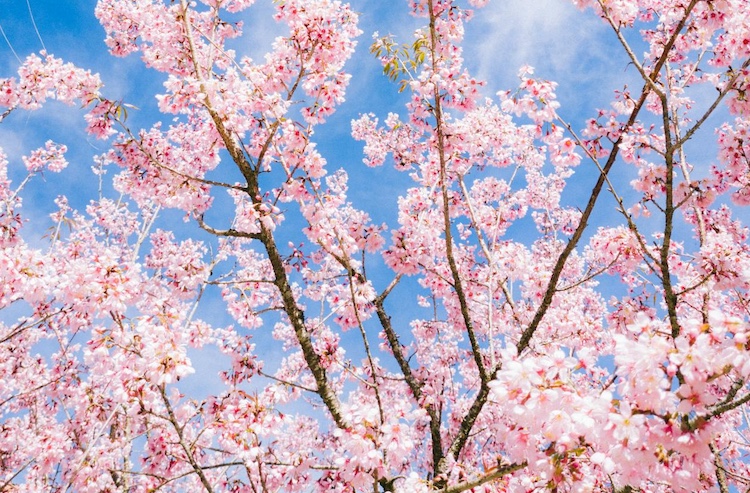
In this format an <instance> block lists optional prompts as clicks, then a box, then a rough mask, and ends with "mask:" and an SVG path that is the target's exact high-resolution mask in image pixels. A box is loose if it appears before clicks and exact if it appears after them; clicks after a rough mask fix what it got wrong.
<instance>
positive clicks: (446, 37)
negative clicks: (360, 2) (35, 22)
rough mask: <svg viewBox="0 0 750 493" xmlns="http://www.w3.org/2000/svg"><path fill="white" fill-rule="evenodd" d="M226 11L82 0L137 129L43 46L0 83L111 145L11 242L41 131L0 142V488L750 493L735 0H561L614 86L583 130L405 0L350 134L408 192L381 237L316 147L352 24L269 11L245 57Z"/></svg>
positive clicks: (344, 177)
mask: <svg viewBox="0 0 750 493" xmlns="http://www.w3.org/2000/svg"><path fill="white" fill-rule="evenodd" d="M253 3H254V2H253V0H201V1H200V2H188V1H187V0H179V1H177V0H171V1H161V0H99V2H98V4H97V6H96V15H97V17H98V19H99V20H100V22H101V24H102V26H103V27H104V29H105V31H106V43H107V46H108V47H109V49H110V51H111V53H112V55H114V56H118V57H122V56H127V55H131V54H133V53H139V54H140V57H141V60H142V61H143V63H144V64H145V66H146V67H148V68H149V69H153V70H155V71H158V72H162V73H164V74H165V77H166V82H165V84H164V88H165V89H164V93H163V94H159V95H157V96H156V97H157V100H158V105H159V110H160V111H161V112H162V113H163V119H164V123H161V122H159V123H156V124H154V125H153V126H152V127H150V128H143V129H134V128H131V127H130V126H129V123H128V120H127V118H126V117H127V112H128V110H132V108H130V107H129V106H128V104H126V102H122V101H115V100H111V99H108V98H107V95H106V94H107V91H106V87H103V86H102V83H101V81H100V79H99V77H98V76H97V75H94V74H91V73H90V72H88V71H85V70H83V69H80V68H78V67H75V66H73V65H71V64H68V63H65V62H63V61H61V60H60V59H58V58H56V57H54V56H53V55H51V54H47V53H42V54H40V55H30V56H29V57H28V58H26V60H25V61H24V62H23V64H22V65H21V67H20V69H19V71H18V74H17V75H15V76H13V77H10V78H6V79H0V111H2V113H1V116H0V121H2V123H3V124H4V125H14V121H16V120H14V119H15V118H22V117H21V116H17V115H23V114H24V112H27V111H33V110H40V109H42V111H44V110H43V108H44V104H45V102H46V101H47V100H50V99H56V100H59V101H62V102H65V103H69V104H77V105H82V106H85V107H86V108H87V114H86V117H85V118H86V122H87V126H88V130H89V132H90V133H91V134H92V135H93V136H95V137H97V138H99V139H102V142H104V143H105V145H106V147H107V148H108V150H107V151H106V152H104V153H102V154H101V155H99V156H97V157H96V158H95V162H94V163H95V165H94V166H93V168H92V170H93V175H91V176H90V177H89V178H83V177H81V178H80V179H91V180H93V181H96V180H101V181H106V180H109V179H110V177H111V186H112V187H113V188H111V190H112V191H113V192H112V193H108V192H107V190H110V189H109V188H107V187H101V188H100V190H101V193H100V194H99V196H92V197H91V202H90V203H89V205H88V206H87V207H86V208H85V210H75V209H74V208H73V207H72V206H71V205H70V204H69V201H68V199H67V198H66V197H64V196H59V197H58V198H57V199H56V200H55V212H54V213H53V214H52V215H51V219H49V223H48V224H46V225H44V224H39V226H40V227H41V228H42V229H43V227H45V226H49V225H51V229H50V230H49V231H50V233H49V234H48V235H46V237H45V238H44V239H41V238H39V237H34V233H35V231H39V228H36V229H34V228H30V226H29V223H30V222H31V218H30V217H29V218H27V217H25V216H24V215H23V214H22V210H21V205H22V199H23V198H24V195H23V194H24V188H25V187H26V185H27V183H28V182H29V180H36V179H38V175H41V174H44V175H45V176H46V178H47V180H48V186H50V187H54V183H55V179H54V175H53V173H60V172H62V173H64V172H66V171H65V168H66V166H67V164H68V163H67V161H66V158H65V154H66V151H67V147H66V145H63V144H61V143H56V142H54V141H52V140H50V141H49V142H47V143H46V145H45V146H44V147H42V148H39V149H32V150H30V151H29V152H28V153H27V155H26V157H24V158H23V159H22V160H19V162H9V159H8V158H7V155H6V154H5V153H0V204H2V205H1V206H0V275H1V276H2V283H0V309H2V311H3V314H2V316H1V317H0V491H8V492H11V491H12V492H16V491H18V492H21V491H28V492H36V491H76V492H81V493H87V492H92V493H93V492H151V491H165V492H168V491H196V492H197V491H207V492H217V493H218V492H280V491H283V492H296V491H299V492H315V491H317V492H355V491H357V492H368V491H369V492H381V491H382V492H385V491H399V492H405V493H406V492H408V493H412V492H415V493H419V492H430V491H440V492H445V493H448V492H450V493H459V492H462V491H474V492H504V491H508V492H532V491H552V492H557V491H560V492H562V491H571V492H598V491H609V492H613V493H624V492H673V491H674V492H702V491H706V492H707V491H718V492H724V493H726V492H730V491H749V490H750V457H749V456H748V454H749V453H750V437H748V411H749V409H748V401H750V381H749V379H750V325H749V322H750V308H749V303H750V295H749V293H748V289H750V248H749V247H748V244H747V239H748V229H747V228H746V227H745V226H743V224H742V222H741V218H742V215H743V214H744V213H745V212H744V211H745V209H744V207H745V206H747V205H748V204H750V158H749V157H748V156H749V155H750V101H748V98H747V94H746V93H747V91H748V90H750V67H749V66H750V16H749V15H748V12H750V2H748V1H747V0H700V1H699V0H678V1H670V2H666V1H662V0H653V1H635V0H618V1H613V0H599V1H593V0H574V1H573V3H574V4H575V5H576V6H577V7H579V8H580V9H582V10H585V12H586V13H587V15H593V16H598V17H599V18H601V20H602V22H604V23H606V24H607V25H608V26H609V27H610V33H611V38H612V40H613V41H615V42H616V43H617V46H619V49H620V50H621V51H622V53H623V54H624V55H625V56H626V57H627V63H628V65H629V70H631V71H632V72H633V73H636V74H637V80H638V83H637V85H636V87H633V84H632V83H631V84H630V86H629V87H628V86H625V85H624V84H623V85H622V86H621V87H615V88H612V89H613V91H614V92H613V99H612V104H611V106H610V107H608V108H603V109H601V110H599V111H598V113H596V114H594V115H590V118H589V119H588V120H583V121H572V120H571V119H569V118H567V117H566V116H565V115H566V114H567V113H566V110H565V108H564V107H561V105H560V104H559V102H558V100H557V97H556V93H555V91H556V89H557V84H556V83H555V82H552V81H548V80H543V79H541V78H536V77H535V76H534V73H535V72H534V69H533V68H532V67H528V66H526V67H522V68H521V69H520V72H519V73H518V75H519V83H518V86H517V87H515V88H512V89H510V90H501V91H500V92H494V91H496V90H497V89H490V88H489V87H488V86H487V84H486V83H485V82H483V81H481V80H478V79H476V78H475V77H474V76H472V74H471V73H470V71H469V70H468V69H467V68H466V67H465V66H464V62H463V51H462V49H463V48H462V46H463V40H464V29H465V28H467V27H471V23H470V22H469V21H470V20H471V18H472V16H473V15H476V13H477V12H481V9H482V8H483V7H485V4H486V3H487V0H468V2H464V1H461V0H410V1H408V2H403V3H402V5H400V7H401V8H403V9H404V14H407V12H410V13H411V14H412V15H414V16H416V17H417V18H419V19H420V20H421V21H422V27H421V28H420V29H418V30H417V31H416V32H415V33H414V38H413V39H410V40H400V39H395V38H393V37H391V36H385V37H381V36H379V35H376V37H375V40H374V42H373V44H372V46H371V50H370V51H371V53H372V55H370V56H375V57H377V58H379V59H380V60H381V61H382V63H383V69H384V77H388V78H390V79H391V80H392V81H393V82H394V83H393V89H394V92H396V91H403V93H404V94H406V95H408V103H407V104H406V108H405V110H404V113H403V115H397V114H378V113H377V111H376V110H377V108H373V113H368V114H364V115H362V116H361V117H360V118H358V119H356V120H355V121H353V122H352V135H353V137H354V138H355V139H357V140H359V141H361V142H363V144H364V162H365V164H366V165H368V166H381V165H383V164H384V163H389V164H393V167H394V168H395V169H394V170H393V171H392V173H393V174H394V175H395V174H397V173H398V172H401V173H402V174H400V175H398V176H400V177H403V178H398V179H405V180H410V187H409V188H408V190H407V191H406V193H404V194H403V195H402V196H400V197H388V196H384V197H383V199H382V200H393V201H394V202H397V204H398V218H397V219H394V221H393V223H392V224H377V223H376V222H375V221H374V220H373V219H372V218H371V216H370V215H369V214H368V212H367V211H364V210H360V209H358V208H357V207H355V205H354V202H355V199H356V197H348V196H347V193H348V184H347V183H348V174H351V173H361V172H365V171H366V168H365V167H364V166H362V167H361V168H359V169H358V168H356V167H355V166H351V165H348V166H346V169H343V166H342V165H341V164H340V163H339V164H337V163H328V162H327V161H326V158H325V157H324V156H323V155H322V154H321V152H320V151H319V150H318V149H317V148H316V144H315V135H314V132H315V131H318V132H325V128H326V127H325V125H324V123H325V122H326V120H327V118H328V117H329V116H330V115H331V114H332V113H333V112H334V111H335V110H336V108H337V106H339V105H341V104H342V103H343V102H344V96H345V90H346V88H347V84H348V81H349V79H350V75H349V74H348V73H347V72H346V71H345V68H346V67H345V63H346V61H347V60H348V59H349V58H350V57H351V56H352V55H353V54H354V53H355V47H356V39H357V37H358V36H360V35H361V34H362V33H361V31H360V29H359V28H358V16H357V13H355V12H354V11H353V10H352V9H351V8H350V7H349V6H348V5H347V4H344V3H341V2H339V1H337V0H277V1H275V2H274V3H275V20H276V21H277V22H278V23H280V24H281V25H282V26H285V34H284V35H283V36H280V37H278V38H277V39H276V40H275V41H274V43H273V47H272V49H271V51H270V52H269V53H268V54H267V56H266V57H265V58H264V59H263V60H253V59H251V58H249V57H248V56H244V55H238V54H237V53H236V51H235V49H232V48H231V46H235V45H233V44H232V40H234V39H235V38H238V37H240V36H242V35H243V29H248V27H244V28H243V26H242V24H241V23H240V22H236V21H235V20H233V19H236V17H233V15H235V14H237V13H239V12H241V11H244V10H245V9H251V8H253V7H254V6H253ZM640 51H643V53H642V54H639V53H638V52H640ZM357 56H368V55H366V54H365V53H361V54H359V53H358V55H357ZM514 70H515V69H514ZM696 142H699V143H700V144H699V145H700V146H701V147H706V146H708V147H711V146H713V147H712V148H713V149H714V150H713V153H714V156H715V157H714V159H713V160H711V161H710V162H705V161H704V160H702V159H701V158H692V157H691V154H692V153H693V152H695V146H694V144H695V143H696ZM82 145H88V144H87V143H85V142H84V143H82ZM18 167H25V169H26V170H27V172H28V173H27V178H26V179H25V180H23V181H21V182H20V183H12V182H11V180H10V179H9V172H8V170H9V169H11V168H14V169H17V168H18ZM582 176H584V177H585V176H588V177H593V178H591V185H590V186H589V185H587V187H589V188H587V191H586V192H585V193H580V191H579V192H571V191H567V190H566V184H567V185H569V184H570V183H576V180H578V179H580V177H582ZM394 179H396V178H394ZM107 183H109V182H107ZM376 186H377V185H376ZM605 200H608V201H610V202H611V203H614V204H616V209H617V210H616V213H615V214H609V215H606V216H605V217H606V221H605V222H604V223H603V225H601V226H598V227H596V228H595V227H594V226H592V224H593V223H594V219H593V218H594V215H595V213H596V211H598V208H597V206H598V205H599V206H600V203H601V202H602V201H605ZM222 204H224V205H222ZM226 204H229V206H226ZM600 207H601V206H600ZM169 209H175V210H177V211H179V213H180V214H182V217H184V219H185V222H186V224H185V225H184V226H183V225H175V224H173V223H172V224H170V223H169V221H165V220H164V219H163V217H164V215H165V214H166V213H167V212H168V211H169ZM34 221H42V222H43V220H42V219H39V218H34ZM33 224H36V223H33ZM186 228H187V229H186ZM191 228H192V229H191ZM186 231H187V233H186ZM290 238H291V240H290ZM395 298H399V299H402V300H403V299H406V300H408V302H409V303H412V304H413V307H414V308H413V310H412V311H410V313H408V314H407V316H408V320H406V321H404V320H405V318H404V316H403V314H402V313H396V311H397V310H396V308H394V307H395V306H397V304H396V303H395V302H394V299H395ZM208 300H211V303H210V306H211V309H207V308H206V306H205V305H207V304H208V303H209V301H208ZM216 306H220V307H221V310H220V311H221V312H223V313H225V314H226V316H230V317H231V319H232V323H229V324H227V323H224V322H222V320H226V317H225V315H224V314H217V313H216V308H215V307H216ZM212 317H213V318H212ZM261 341H262V343H261ZM50 348H51V349H50ZM204 353H205V354H210V355H214V356H210V357H213V358H216V359H217V361H219V362H220V363H221V364H222V365H224V366H223V368H222V369H221V370H220V371H219V376H220V377H221V380H220V382H217V384H216V385H215V386H213V387H212V388H211V389H210V391H209V392H208V395H207V396H201V397H196V396H194V395H191V392H190V382H191V381H195V378H197V377H198V375H195V374H194V373H195V365H194V363H193V361H192V360H193V359H195V358H196V355H201V354H204Z"/></svg>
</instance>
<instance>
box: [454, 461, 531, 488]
mask: <svg viewBox="0 0 750 493" xmlns="http://www.w3.org/2000/svg"><path fill="white" fill-rule="evenodd" d="M527 465H528V464H527V463H526V461H524V462H521V463H520V464H506V465H503V466H501V465H499V464H498V466H497V469H495V470H494V471H491V472H489V473H488V474H486V475H484V476H482V477H480V478H478V479H474V480H472V481H465V482H463V483H458V484H455V485H453V486H450V487H448V488H445V489H444V490H443V491H444V493H461V492H462V491H466V490H470V489H472V488H476V487H477V486H482V485H483V484H486V483H489V482H491V481H494V480H496V479H500V478H502V477H503V476H506V475H508V474H513V473H514V472H516V471H519V470H521V469H523V468H524V467H526V466H527Z"/></svg>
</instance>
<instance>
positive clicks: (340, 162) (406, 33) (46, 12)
mask: <svg viewBox="0 0 750 493" xmlns="http://www.w3.org/2000/svg"><path fill="white" fill-rule="evenodd" d="M351 3H352V6H353V8H354V10H356V11H358V12H359V13H360V28H361V29H362V31H363V34H362V36H361V37H360V38H359V45H358V49H357V53H356V54H355V55H354V56H353V58H352V59H351V60H350V62H349V63H348V65H347V69H348V71H349V72H350V73H352V74H353V77H352V80H351V84H350V87H349V89H348V92H347V102H346V103H345V104H344V105H342V106H341V107H340V108H339V109H338V111H337V113H336V114H335V115H334V116H333V117H332V118H331V119H330V120H329V122H328V123H327V124H325V125H324V126H322V127H319V128H318V129H316V133H315V137H314V138H315V139H316V141H317V143H318V145H319V148H320V150H321V153H322V154H323V156H324V157H325V158H326V159H327V160H328V166H329V172H330V171H332V170H335V169H337V168H340V167H344V168H346V170H347V172H348V173H349V177H350V200H352V201H353V202H354V204H355V205H356V206H358V207H360V208H362V209H365V210H367V211H368V212H369V213H370V214H371V216H372V217H373V218H374V220H375V221H376V222H378V223H379V222H387V223H389V224H390V225H391V226H395V224H396V223H395V214H396V204H397V197H398V195H400V194H403V193H404V191H405V190H406V188H407V187H409V186H411V183H410V180H409V179H408V178H407V177H406V175H403V174H399V173H396V172H395V171H394V170H393V169H392V168H391V167H390V166H389V165H388V164H386V165H385V166H383V167H381V168H377V169H371V168H367V167H365V166H364V165H363V164H362V157H363V156H362V143H360V142H356V141H354V140H353V139H352V138H351V137H350V122H351V120H352V119H353V118H357V117H358V116H359V115H360V114H361V113H366V112H373V113H375V114H376V116H378V117H380V118H381V119H383V118H384V117H385V116H386V115H387V113H388V112H389V111H393V112H397V113H400V114H402V115H403V114H404V113H405V110H404V107H403V104H404V102H405V97H406V95H405V94H399V93H398V92H397V86H396V85H395V84H392V83H389V82H388V81H387V79H386V78H385V77H384V76H382V69H381V65H380V63H379V61H378V60H376V59H375V58H374V57H373V56H372V55H371V54H370V53H369V51H368V49H369V46H370V43H371V41H372V34H373V33H374V32H376V31H377V32H379V33H380V34H381V35H384V34H388V33H391V34H393V35H394V36H395V37H396V39H397V40H398V41H399V42H404V43H410V42H411V41H412V36H411V35H412V33H413V31H414V29H415V28H417V27H419V26H420V22H421V20H419V19H415V18H413V17H411V16H410V15H409V14H408V12H407V2H406V1H405V0H353V1H352V2H351ZM94 5H95V2H93V1H92V0H68V1H59V0H28V3H27V2H26V0H0V12H2V14H0V25H2V28H3V31H4V33H5V36H6V37H7V42H6V41H5V40H4V39H0V77H8V76H13V75H14V74H15V71H16V69H17V67H18V60H17V59H16V56H15V54H14V53H13V51H15V53H16V54H17V55H18V56H19V57H20V58H21V59H23V58H25V57H26V56H27V55H28V54H30V53H32V52H39V51H40V50H41V49H42V44H44V46H45V47H46V49H47V51H48V52H49V53H52V54H54V55H55V56H57V57H59V58H62V59H64V60H65V61H70V62H73V63H75V64H77V65H78V66H80V67H83V68H88V69H90V70H91V71H92V72H97V73H99V74H100V76H101V78H102V81H103V83H104V88H103V94H104V95H105V97H108V98H110V99H122V100H124V101H125V102H127V103H130V104H133V105H135V106H137V107H138V108H139V109H138V110H137V111H132V112H130V117H129V121H128V122H129V124H130V125H131V128H132V129H133V130H134V131H137V129H138V128H142V127H143V128H148V127H150V126H151V125H152V124H153V122H154V121H156V120H158V119H160V117H159V115H158V114H157V113H156V111H155V100H154V95H155V94H157V93H159V92H162V86H161V83H162V81H163V80H164V76H163V75H162V74H158V73H155V72H153V71H146V70H145V69H143V66H142V64H141V62H140V60H139V58H138V56H137V55H131V56H129V57H127V58H124V59H123V58H114V57H111V56H110V55H109V54H108V53H107V49H106V46H105V45H104V43H103V39H104V31H103V29H102V28H101V26H100V25H99V23H98V22H97V20H96V18H95V17H94ZM530 5H532V3H530V2H527V1H524V0H503V1H498V0H493V1H491V2H490V3H489V5H488V7H486V8H485V9H482V10H481V11H479V15H477V17H476V18H475V20H473V21H472V22H470V23H469V24H468V25H467V39H466V42H465V46H466V50H465V58H466V65H467V67H468V68H469V70H470V71H471V72H472V73H473V74H475V75H476V76H477V77H479V78H481V79H485V80H487V86H486V87H485V96H487V97H491V98H494V99H495V100H496V98H495V93H496V92H497V91H499V90H505V89H512V88H514V87H515V86H516V85H517V83H518V79H517V76H516V74H517V71H518V68H519V67H520V66H522V65H524V64H529V65H532V66H535V67H536V75H537V76H539V77H541V78H546V79H551V80H555V81H557V82H558V83H559V88H558V97H559V100H560V102H561V104H562V107H561V110H560V113H561V114H562V115H563V116H564V117H565V118H567V119H569V120H570V121H571V122H573V127H574V128H576V129H580V128H581V127H582V126H583V121H584V120H583V119H584V118H585V117H588V116H591V115H593V114H594V109H595V108H597V107H607V106H608V101H609V99H610V97H611V95H612V90H613V89H616V88H619V87H621V86H622V84H623V81H625V80H631V81H632V82H633V83H634V86H636V87H638V84H637V79H635V77H636V75H637V74H636V73H635V70H634V69H632V67H631V68H630V69H629V70H628V67H627V60H626V59H625V57H624V55H623V54H622V52H621V50H620V49H619V47H618V46H617V45H615V44H614V36H613V34H612V33H611V32H610V31H609V28H608V27H607V26H606V25H605V24H604V23H603V22H602V21H600V20H599V19H598V18H596V17H595V16H593V15H592V13H591V12H590V11H589V12H585V13H582V12H580V11H579V10H577V9H576V8H575V7H574V6H572V4H571V3H570V2H567V1H565V0H536V1H535V2H533V8H532V7H530ZM30 11H31V13H33V22H32V16H31V13H30ZM272 12H273V2H272V1H271V0H257V2H256V4H255V6H254V7H253V8H251V9H250V10H249V11H248V12H247V13H246V14H243V19H244V21H245V33H246V35H245V37H243V38H242V40H241V41H240V43H239V44H238V45H237V46H236V47H235V48H236V49H237V50H238V51H239V52H243V51H244V52H245V53H247V54H249V55H250V56H251V57H253V58H255V59H260V58H262V56H263V54H264V53H265V51H266V50H267V49H268V48H269V47H270V45H271V42H272V40H273V38H274V37H275V36H276V35H278V34H281V33H282V31H281V27H280V26H279V25H278V24H276V23H275V22H274V21H273V19H272V18H271V15H272ZM34 24H35V25H36V29H35V26H34ZM37 30H38V33H39V34H38V35H37V32H36V31H37ZM40 38H41V39H40ZM11 47H12V50H13V51H12V50H11ZM81 116H82V111H81V110H79V109H77V108H70V107H65V106H62V105H60V104H55V103H51V104H48V105H47V106H45V109H44V110H42V111H37V112H33V113H17V114H14V115H13V116H12V117H11V118H9V119H7V120H6V121H5V122H4V123H3V124H2V125H0V146H1V147H3V149H4V150H5V152H6V154H7V155H8V157H9V161H10V163H11V166H10V168H11V178H12V179H13V180H14V182H15V183H18V182H19V181H20V180H21V179H22V178H23V167H22V163H21V161H20V157H21V155H23V154H25V153H27V152H29V150H30V149H34V148H35V147H37V146H40V145H42V144H43V143H44V142H45V141H46V140H47V139H53V140H55V141H57V142H60V143H65V144H67V145H68V148H69V152H68V160H69V161H70V163H71V165H70V167H69V168H68V169H67V170H66V171H65V172H64V173H63V174H62V175H59V176H57V175H51V176H45V177H36V178H35V179H34V181H33V182H32V183H31V185H30V186H29V187H28V189H27V191H26V193H25V194H24V197H25V202H24V208H23V214H24V215H25V217H26V218H28V219H30V220H31V221H30V222H29V223H27V225H26V227H25V233H26V235H27V241H30V242H31V243H32V244H35V243H36V242H40V243H39V244H43V241H44V240H40V237H41V236H42V235H43V234H44V233H45V230H46V229H47V228H48V227H50V226H51V223H50V221H49V219H48V218H47V216H46V214H48V213H49V212H50V211H51V210H53V209H54V205H53V204H52V199H54V197H55V196H57V195H59V194H66V195H68V196H69V198H70V199H71V203H72V204H73V205H74V206H76V207H79V208H83V207H84V206H85V205H86V204H87V203H88V201H89V200H90V199H91V198H95V194H96V189H97V185H98V183H97V181H96V178H95V177H94V176H93V175H92V174H91V172H90V167H91V165H92V164H93V162H92V157H93V156H94V155H96V154H99V153H102V152H104V151H105V150H106V146H105V143H102V142H100V141H96V140H93V139H91V138H89V137H88V136H87V135H86V134H85V132H84V124H83V120H82V118H81ZM170 118H171V117H168V118H167V119H166V120H167V121H169V119H170ZM109 176H110V177H111V174H110V175H109ZM595 177H596V172H595V170H594V169H593V167H592V166H591V165H590V164H588V163H584V165H582V166H581V167H580V168H579V169H578V177H577V178H576V180H575V181H574V182H573V183H571V184H570V186H569V192H570V197H571V198H579V197H580V196H581V194H587V193H588V191H589V189H590V185H589V183H591V182H592V181H593V180H594V179H595ZM600 211H601V212H600V220H604V219H606V217H607V216H609V215H611V214H613V212H614V205H613V204H612V203H609V204H607V201H606V200H605V201H603V204H602V205H601V206H600ZM180 219H181V214H180V213H169V212H167V213H165V214H164V215H163V216H162V227H169V226H172V225H175V226H176V227H177V228H185V226H184V225H183V224H182V221H181V220H180ZM170 223H171V224H170ZM218 227H220V226H218ZM183 231H184V232H185V233H187V234H193V233H197V234H198V236H199V237H201V238H204V239H205V237H206V235H205V234H201V232H199V231H197V232H196V230H195V229H193V230H189V229H188V230H183ZM191 232H192V233H191ZM386 236H387V237H389V235H388V234H386ZM297 241H304V239H302V238H301V239H298V240H297ZM285 243H286V242H281V244H285ZM370 272H372V271H370ZM384 282H385V281H384ZM376 287H377V288H379V289H382V287H384V286H376ZM217 301H218V300H215V299H212V298H207V299H206V300H204V302H203V303H202V309H201V311H200V312H199V316H200V315H201V313H207V312H213V313H214V314H216V313H217V310H218V312H222V311H223V306H222V305H221V303H220V302H218V303H217ZM390 303H392V311H393V313H394V314H396V318H397V319H398V318H401V319H403V320H402V322H403V324H404V325H403V326H407V324H408V319H409V317H410V316H411V315H413V312H414V308H413V306H414V297H413V294H408V295H406V296H399V297H394V298H393V299H392V300H390ZM6 315H7V314H6ZM209 321H211V322H215V323H217V324H221V323H230V322H231V321H230V320H229V318H228V316H223V317H222V316H219V317H218V318H216V317H214V319H213V320H209ZM353 335H354V334H352V333H350V334H349V335H345V337H349V336H353ZM193 361H194V363H195V364H196V365H197V366H199V367H201V366H203V365H205V367H206V368H209V367H210V366H212V365H213V364H215V359H214V358H212V357H210V356H209V357H208V358H194V359H193ZM201 373H203V374H204V375H205V373H204V372H201Z"/></svg>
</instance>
